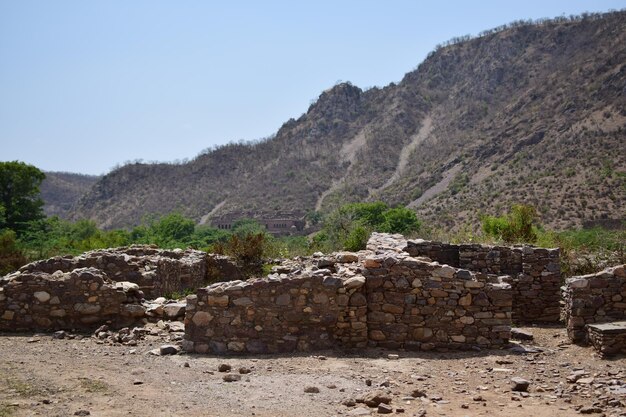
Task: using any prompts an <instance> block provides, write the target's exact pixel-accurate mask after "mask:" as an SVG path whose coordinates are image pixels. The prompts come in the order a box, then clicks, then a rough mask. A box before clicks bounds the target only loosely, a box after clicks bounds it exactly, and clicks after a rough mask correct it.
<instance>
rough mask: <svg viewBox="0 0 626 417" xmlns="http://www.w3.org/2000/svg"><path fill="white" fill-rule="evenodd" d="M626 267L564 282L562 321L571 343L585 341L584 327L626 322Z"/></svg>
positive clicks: (608, 269)
mask: <svg viewBox="0 0 626 417" xmlns="http://www.w3.org/2000/svg"><path fill="white" fill-rule="evenodd" d="M625 268H626V265H620V266H615V267H612V268H607V269H605V270H603V271H600V272H598V273H596V274H590V275H582V276H578V277H572V278H569V279H567V281H566V282H565V285H564V286H563V300H564V303H565V304H564V307H563V310H562V319H563V320H564V321H565V323H566V325H567V334H568V336H569V338H570V340H572V341H574V342H582V343H585V342H586V341H587V329H586V328H585V326H586V325H587V324H594V323H606V322H611V321H618V320H625V319H626V269H625Z"/></svg>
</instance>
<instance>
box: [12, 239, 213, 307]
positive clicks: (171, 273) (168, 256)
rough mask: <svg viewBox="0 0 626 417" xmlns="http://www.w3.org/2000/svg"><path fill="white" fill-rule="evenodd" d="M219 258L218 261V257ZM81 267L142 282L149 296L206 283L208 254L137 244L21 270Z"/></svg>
mask: <svg viewBox="0 0 626 417" xmlns="http://www.w3.org/2000/svg"><path fill="white" fill-rule="evenodd" d="M216 262H217V261H216ZM78 268H96V269H99V270H101V271H102V272H103V273H105V274H106V275H107V276H108V277H109V278H110V279H112V280H113V281H128V282H133V283H135V284H137V285H139V288H140V289H141V290H142V291H143V292H144V293H145V294H146V296H147V297H149V298H156V297H159V296H162V295H164V294H168V293H173V292H180V293H182V292H183V291H184V290H185V289H188V288H192V289H195V288H198V287H201V286H202V285H205V284H206V282H207V281H208V280H209V278H207V254H206V253H205V252H202V251H196V250H191V249H188V250H184V251H183V250H181V249H174V250H161V249H157V248H156V247H155V246H148V245H135V246H130V247H122V248H114V249H103V250H96V251H90V252H85V253H84V254H82V255H79V256H75V257H71V256H67V257H55V258H50V259H46V260H42V261H37V262H33V263H30V264H28V265H25V266H23V267H22V268H20V271H21V272H37V271H38V272H43V273H48V274H52V273H54V272H55V271H61V272H70V271H73V270H74V269H78Z"/></svg>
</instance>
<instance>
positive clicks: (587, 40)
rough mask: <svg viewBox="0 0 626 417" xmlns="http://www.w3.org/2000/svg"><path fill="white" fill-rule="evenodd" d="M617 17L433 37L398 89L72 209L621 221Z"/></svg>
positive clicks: (137, 174) (315, 112)
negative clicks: (381, 209)
mask: <svg viewBox="0 0 626 417" xmlns="http://www.w3.org/2000/svg"><path fill="white" fill-rule="evenodd" d="M625 127H626V12H614V13H610V14H606V15H601V16H585V17H581V18H577V19H574V20H569V19H564V18H563V19H558V20H556V21H544V22H541V23H534V24H513V25H509V26H507V27H504V28H499V29H497V30H491V31H486V32H485V33H483V34H482V35H481V36H480V37H478V38H474V39H468V40H462V41H459V42H455V43H452V44H449V45H447V46H445V47H441V48H438V49H437V50H436V51H434V52H433V53H431V54H430V55H429V57H428V58H427V59H426V60H425V61H424V62H423V63H421V64H420V65H419V66H418V68H417V69H416V70H414V71H412V72H410V73H408V74H406V75H405V77H404V78H403V79H402V81H400V82H399V83H397V84H394V83H392V84H390V85H388V86H386V87H384V88H372V89H369V90H366V91H363V90H361V89H360V88H358V87H356V86H353V85H351V84H349V83H344V84H339V85H336V86H334V87H332V88H330V89H329V90H327V91H324V92H323V93H322V94H321V95H320V96H319V98H318V100H317V101H316V102H315V103H314V104H312V105H311V106H310V108H309V109H308V111H307V112H306V113H305V114H303V115H302V116H300V117H299V118H298V119H297V120H294V119H291V120H289V121H287V122H286V123H285V124H284V125H283V126H282V127H281V128H280V129H279V131H278V132H277V133H276V135H275V136H274V137H272V138H270V139H266V140H264V141H261V142H257V143H239V144H230V145H226V146H222V147H220V148H217V149H214V150H211V151H208V152H206V153H203V154H201V155H200V156H198V157H196V158H195V159H194V160H193V161H191V162H189V163H186V164H181V165H169V164H156V165H155V164H133V165H127V166H124V167H122V168H119V169H117V170H115V171H113V172H111V173H109V174H108V175H106V176H104V177H103V178H101V179H100V180H99V181H98V182H97V183H96V184H94V186H93V187H92V188H91V189H90V190H89V191H88V192H87V193H86V194H85V195H84V196H83V197H82V198H81V199H80V201H79V202H78V203H77V205H75V208H74V210H73V212H72V216H73V217H74V218H82V217H88V218H92V219H95V220H96V221H97V222H98V223H99V224H101V225H102V226H105V227H118V226H128V225H132V224H136V223H138V222H139V221H140V219H141V217H142V216H143V215H144V214H146V213H167V212H169V211H172V210H180V211H181V212H183V213H184V214H186V215H189V216H192V217H194V218H195V219H197V220H198V222H207V221H209V220H210V219H211V218H215V217H216V216H222V215H226V214H232V213H256V214H258V215H265V216H272V215H273V214H274V213H276V212H279V211H285V210H298V211H302V212H306V211H310V210H321V211H326V210H329V209H332V208H333V207H336V206H337V205H338V204H341V203H345V202H350V201H363V200H374V199H381V200H384V201H386V202H388V203H390V204H400V203H401V204H407V205H409V206H410V207H413V208H414V209H415V210H416V211H417V212H418V215H419V216H420V217H422V218H424V219H425V220H426V221H428V222H429V223H435V224H438V225H441V226H446V227H460V226H461V225H463V224H464V223H466V222H472V223H475V222H476V220H477V218H478V216H479V213H481V212H485V213H499V212H502V211H504V210H505V209H506V208H507V207H508V206H509V205H510V204H511V203H512V202H524V203H529V204H533V205H535V206H536V207H537V209H538V210H539V212H540V215H541V217H542V221H543V222H544V224H547V225H549V226H551V227H555V228H564V227H570V226H579V225H582V224H583V222H585V221H590V220H596V219H605V220H606V219H619V218H624V217H626V215H625V213H626V177H625V176H626V174H625V173H626V130H625Z"/></svg>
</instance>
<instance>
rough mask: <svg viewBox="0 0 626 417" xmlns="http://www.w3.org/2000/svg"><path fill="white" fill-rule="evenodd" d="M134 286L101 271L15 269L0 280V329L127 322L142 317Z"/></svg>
mask: <svg viewBox="0 0 626 417" xmlns="http://www.w3.org/2000/svg"><path fill="white" fill-rule="evenodd" d="M138 291H139V290H138V287H137V286H136V285H134V284H131V283H128V282H113V281H112V280H110V279H109V277H108V276H107V275H106V274H104V273H103V272H102V271H100V270H97V269H94V268H78V269H75V270H73V271H72V272H61V271H57V272H54V273H52V274H49V273H46V272H34V273H29V272H22V273H20V272H18V273H14V274H11V275H8V276H7V277H4V278H1V279H0V330H1V331H24V330H59V329H65V330H69V329H79V330H86V329H93V328H94V327H95V326H98V325H100V324H105V323H106V324H112V325H115V326H126V325H130V324H132V323H134V322H136V321H137V320H140V319H141V318H143V316H144V313H145V312H144V308H143V307H142V306H141V304H140V303H139V302H140V299H141V294H140V293H139V292H138Z"/></svg>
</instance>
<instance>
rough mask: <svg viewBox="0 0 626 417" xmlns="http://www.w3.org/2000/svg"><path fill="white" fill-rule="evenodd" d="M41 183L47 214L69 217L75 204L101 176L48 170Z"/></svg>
mask: <svg viewBox="0 0 626 417" xmlns="http://www.w3.org/2000/svg"><path fill="white" fill-rule="evenodd" d="M45 174H46V179H45V180H43V182H42V183H41V187H40V189H41V198H42V199H43V201H44V202H45V205H44V207H43V209H44V212H45V213H46V215H47V216H59V217H61V218H68V217H69V213H70V211H71V210H72V207H73V206H74V204H75V203H76V202H77V201H78V199H79V198H80V197H81V196H82V195H83V194H85V193H86V192H87V191H88V190H89V189H90V188H91V186H92V185H93V184H95V183H96V182H97V181H98V180H99V179H100V177H99V176H94V175H82V174H73V173H69V172H46V173H45Z"/></svg>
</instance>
